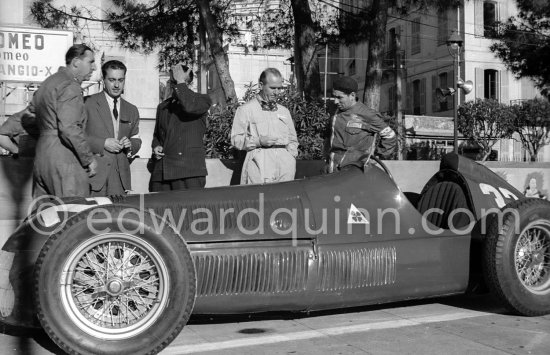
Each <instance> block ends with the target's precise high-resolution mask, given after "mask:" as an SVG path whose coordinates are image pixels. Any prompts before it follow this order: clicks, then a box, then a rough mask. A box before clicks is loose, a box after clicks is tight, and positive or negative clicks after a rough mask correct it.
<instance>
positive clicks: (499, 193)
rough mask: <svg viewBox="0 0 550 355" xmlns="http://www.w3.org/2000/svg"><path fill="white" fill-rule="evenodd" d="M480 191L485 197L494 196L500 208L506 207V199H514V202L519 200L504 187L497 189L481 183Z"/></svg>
mask: <svg viewBox="0 0 550 355" xmlns="http://www.w3.org/2000/svg"><path fill="white" fill-rule="evenodd" d="M479 189H480V190H481V192H483V194H485V195H493V197H494V199H495V202H496V204H497V206H498V208H502V207H504V206H505V205H506V202H505V201H504V199H505V198H506V199H510V198H513V199H514V200H517V199H518V197H517V196H516V195H514V194H513V193H512V192H510V190H508V189H505V188H504V187H499V188H498V189H497V188H496V187H494V186H492V185H489V184H485V183H480V184H479Z"/></svg>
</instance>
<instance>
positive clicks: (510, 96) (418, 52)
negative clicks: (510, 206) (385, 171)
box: [332, 0, 550, 161]
mask: <svg viewBox="0 0 550 355" xmlns="http://www.w3.org/2000/svg"><path fill="white" fill-rule="evenodd" d="M341 3H342V8H345V7H346V6H348V8H349V6H350V4H351V8H352V9H353V6H354V5H356V6H360V5H361V4H359V3H360V1H349V0H348V1H342V2H341ZM515 13H517V8H516V5H515V1H511V0H474V1H464V2H462V5H461V6H460V7H459V8H453V9H449V10H447V11H442V12H439V13H438V12H435V11H434V10H433V9H431V10H428V11H422V12H420V11H411V12H410V13H409V14H408V15H407V16H405V17H403V16H402V15H399V14H398V13H397V12H395V11H393V12H390V13H389V16H388V23H387V28H386V56H385V60H384V67H383V79H382V87H381V94H380V96H381V98H380V111H382V112H386V113H388V114H390V115H393V114H394V111H395V107H396V99H397V96H398V93H397V91H396V82H395V67H396V60H395V59H396V58H395V53H396V52H395V45H396V43H395V41H394V37H395V36H396V35H397V36H398V38H399V39H400V41H399V42H400V43H399V45H400V47H399V55H400V56H401V68H402V72H401V77H402V92H401V97H402V98H403V102H402V107H403V113H404V114H405V117H407V116H408V117H409V118H410V119H408V120H406V125H408V126H406V128H407V133H408V136H409V143H410V144H417V143H421V142H425V143H426V144H428V145H432V146H435V147H437V148H439V149H441V150H443V151H451V150H452V149H453V141H452V135H453V133H452V129H453V122H452V117H453V107H454V106H453V101H454V99H453V97H452V96H448V97H447V98H446V100H444V101H443V102H441V101H440V100H438V98H437V95H436V89H437V88H448V87H453V86H454V80H455V78H456V77H460V78H462V79H463V80H471V81H472V82H473V90H472V91H471V92H470V93H469V94H466V95H465V94H464V92H463V91H462V90H459V92H458V93H457V95H459V97H458V100H459V104H460V103H463V102H465V101H468V100H475V99H477V98H490V99H496V100H498V101H499V102H501V103H504V104H508V105H509V104H513V103H516V102H519V101H521V100H528V99H533V98H535V97H537V96H540V94H539V91H538V90H537V89H536V88H535V86H534V83H533V82H532V81H531V80H530V79H528V78H522V79H519V80H518V79H516V78H515V77H514V75H513V74H512V73H511V72H510V71H508V70H507V69H506V67H505V65H504V64H503V63H502V62H501V61H500V60H499V59H498V58H497V57H496V56H495V54H494V53H493V52H491V51H490V49H489V47H490V46H491V44H492V43H493V42H494V41H493V39H492V38H491V31H492V30H493V29H494V27H495V26H496V24H497V22H498V21H505V20H506V19H507V18H508V17H510V16H512V15H514V14H515ZM456 29H457V30H458V31H459V33H460V35H461V36H462V39H463V41H464V42H463V46H462V50H461V51H460V66H459V72H458V73H455V71H454V65H453V64H454V63H453V60H454V59H453V57H452V55H451V53H450V52H449V49H448V47H447V39H448V38H449V36H450V35H451V33H452V32H453V31H454V30H456ZM367 50H368V45H367V44H365V43H358V44H354V45H350V46H340V47H339V52H338V53H332V55H333V56H336V55H337V56H339V57H340V60H339V61H338V69H336V70H334V69H333V71H340V72H343V73H344V74H345V75H350V76H353V77H354V78H355V79H356V80H357V81H358V82H359V87H360V88H363V87H364V82H365V68H366V58H367ZM359 97H360V98H361V97H362V91H361V92H360V93H359ZM445 117H447V121H448V122H447V123H446V126H447V128H446V129H439V130H431V128H430V127H431V126H432V125H433V124H432V123H433V121H437V122H439V123H440V128H441V127H442V126H441V125H443V123H442V122H445V119H444V118H445ZM423 118H424V120H425V122H426V123H425V125H424V126H425V127H423V124H422V120H423ZM442 118H443V120H442ZM407 122H408V123H407ZM412 122H415V125H414V126H413V125H412ZM417 132H421V133H418V134H417ZM461 144H463V142H459V146H460V145H461ZM493 149H494V150H496V153H497V154H496V155H497V157H498V160H502V161H523V160H525V159H526V158H528V157H527V155H526V152H525V151H524V150H523V149H522V147H521V144H520V143H519V142H518V141H516V140H514V139H504V140H501V141H500V142H499V143H497V144H496V145H495V146H494V148H493ZM539 160H544V161H550V147H548V146H546V147H544V149H543V151H541V152H540V153H539Z"/></svg>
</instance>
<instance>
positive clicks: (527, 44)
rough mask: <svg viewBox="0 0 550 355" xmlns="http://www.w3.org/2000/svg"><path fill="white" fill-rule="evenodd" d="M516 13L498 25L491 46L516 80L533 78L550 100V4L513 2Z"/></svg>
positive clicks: (545, 1)
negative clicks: (494, 39) (495, 40)
mask: <svg viewBox="0 0 550 355" xmlns="http://www.w3.org/2000/svg"><path fill="white" fill-rule="evenodd" d="M516 2H517V6H518V9H519V13H518V15H517V17H515V16H514V17H510V18H509V19H508V20H507V21H505V22H503V23H501V24H500V26H498V30H497V31H495V33H494V34H493V37H494V38H496V39H498V42H497V43H495V44H493V45H492V46H491V50H492V51H493V52H495V53H496V54H497V56H498V57H499V58H500V59H502V61H503V62H504V63H505V64H506V66H507V67H508V69H510V70H511V71H512V72H513V73H515V74H516V75H517V76H518V77H529V78H532V79H533V80H534V81H535V83H536V85H537V87H538V88H539V89H540V90H541V93H542V94H543V95H544V96H546V97H547V98H550V66H549V65H548V63H550V2H548V0H516Z"/></svg>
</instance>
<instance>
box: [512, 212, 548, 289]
mask: <svg viewBox="0 0 550 355" xmlns="http://www.w3.org/2000/svg"><path fill="white" fill-rule="evenodd" d="M514 259H515V266H516V273H517V276H518V278H519V280H520V281H521V283H522V284H523V286H525V287H526V288H528V289H529V290H530V291H531V292H535V293H541V292H546V291H548V289H549V288H550V222H548V221H536V222H533V223H531V224H530V225H528V226H527V227H526V228H525V229H524V230H523V232H522V233H521V235H520V236H519V238H518V240H517V242H516V248H515V253H514Z"/></svg>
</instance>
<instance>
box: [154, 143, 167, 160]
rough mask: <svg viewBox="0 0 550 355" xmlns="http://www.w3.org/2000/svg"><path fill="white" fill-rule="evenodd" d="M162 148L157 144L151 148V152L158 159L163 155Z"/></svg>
mask: <svg viewBox="0 0 550 355" xmlns="http://www.w3.org/2000/svg"><path fill="white" fill-rule="evenodd" d="M163 151H164V148H162V146H161V145H157V146H156V147H155V148H154V149H153V154H154V156H155V159H157V160H160V159H162V157H163V156H164V153H163Z"/></svg>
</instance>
